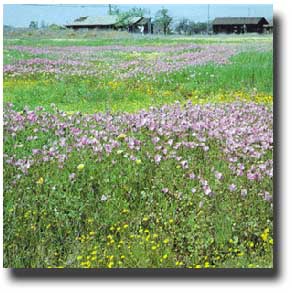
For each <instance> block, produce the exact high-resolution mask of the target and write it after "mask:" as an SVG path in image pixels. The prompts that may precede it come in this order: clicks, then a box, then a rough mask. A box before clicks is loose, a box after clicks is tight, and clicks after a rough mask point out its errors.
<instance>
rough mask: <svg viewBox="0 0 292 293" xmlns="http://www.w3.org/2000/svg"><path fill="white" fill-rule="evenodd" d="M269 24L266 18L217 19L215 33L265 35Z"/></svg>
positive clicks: (214, 24) (214, 23) (214, 26)
mask: <svg viewBox="0 0 292 293" xmlns="http://www.w3.org/2000/svg"><path fill="white" fill-rule="evenodd" d="M267 24H269V22H268V21H267V20H266V19H265V18H264V17H217V18H215V19H214V21H213V32H214V33H215V34H219V33H226V34H230V33H237V34H241V33H263V32H264V25H267Z"/></svg>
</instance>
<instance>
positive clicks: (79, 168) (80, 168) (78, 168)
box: [77, 164, 85, 171]
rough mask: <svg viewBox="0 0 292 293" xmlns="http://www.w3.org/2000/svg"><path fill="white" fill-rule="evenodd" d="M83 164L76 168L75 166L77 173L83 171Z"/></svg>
mask: <svg viewBox="0 0 292 293" xmlns="http://www.w3.org/2000/svg"><path fill="white" fill-rule="evenodd" d="M84 167H85V166H84V164H79V165H78V166H77V170H78V171H82V170H83V169H84Z"/></svg>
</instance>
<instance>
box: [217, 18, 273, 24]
mask: <svg viewBox="0 0 292 293" xmlns="http://www.w3.org/2000/svg"><path fill="white" fill-rule="evenodd" d="M263 19H264V21H265V22H266V24H268V23H269V22H268V21H267V20H266V19H265V18H264V17H217V18H215V19H214V21H213V25H222V24H223V25H224V24H227V25H228V24H229V25H233V24H235V25H236V24H258V23H259V22H260V21H261V20H263Z"/></svg>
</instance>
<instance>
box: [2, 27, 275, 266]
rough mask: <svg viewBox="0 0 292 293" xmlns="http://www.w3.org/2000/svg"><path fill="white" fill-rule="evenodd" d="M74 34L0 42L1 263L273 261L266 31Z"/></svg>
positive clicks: (243, 263) (210, 263) (268, 43)
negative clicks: (0, 59) (0, 73)
mask: <svg viewBox="0 0 292 293" xmlns="http://www.w3.org/2000/svg"><path fill="white" fill-rule="evenodd" d="M70 34H71V35H70ZM70 34H69V33H67V32H66V33H63V35H61V34H60V35H58V34H56V35H53V34H52V35H45V36H44V35H43V36H42V35H37V33H36V34H35V35H28V34H27V33H23V34H22V35H9V37H7V36H6V37H5V38H4V266H5V267H14V268H17V267H27V268H28V267H60V268H61V267H83V268H90V267H107V268H113V267H128V268H129V267H147V268H156V267H187V268H226V267H231V268H250V267H272V259H273V253H272V252H273V203H272V202H273V188H272V186H273V113H272V106H273V51H272V37H271V36H267V35H266V36H258V35H250V36H196V37H178V36H167V37H164V36H145V37H142V36H134V35H128V34H124V33H122V34H120V35H119V34H118V33H117V32H111V33H106V32H103V33H101V34H100V35H98V34H97V35H96V33H94V32H88V33H87V34H78V33H74V34H73V32H70Z"/></svg>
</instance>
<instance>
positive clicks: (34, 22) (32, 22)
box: [28, 20, 39, 29]
mask: <svg viewBox="0 0 292 293" xmlns="http://www.w3.org/2000/svg"><path fill="white" fill-rule="evenodd" d="M28 27H29V28H32V29H37V28H38V27H39V25H38V22H37V21H34V20H32V21H31V22H30V24H29V26H28Z"/></svg>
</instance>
